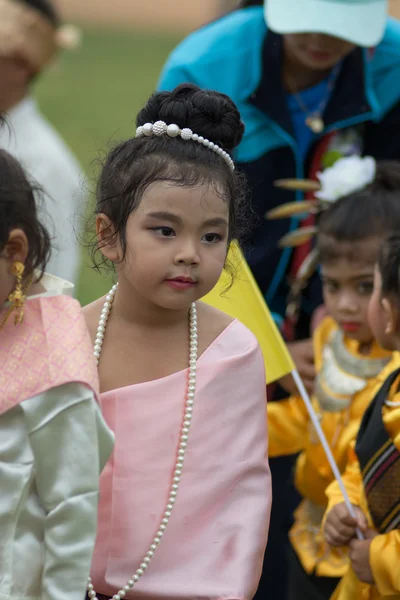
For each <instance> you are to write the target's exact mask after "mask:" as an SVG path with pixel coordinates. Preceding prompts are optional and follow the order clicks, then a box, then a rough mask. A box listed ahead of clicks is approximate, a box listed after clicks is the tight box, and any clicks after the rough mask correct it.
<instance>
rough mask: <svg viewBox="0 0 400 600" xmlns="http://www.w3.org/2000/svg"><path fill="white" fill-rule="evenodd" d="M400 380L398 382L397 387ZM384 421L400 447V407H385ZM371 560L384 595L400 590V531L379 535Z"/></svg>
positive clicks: (375, 541) (374, 543)
mask: <svg viewBox="0 0 400 600" xmlns="http://www.w3.org/2000/svg"><path fill="white" fill-rule="evenodd" d="M397 385H398V382H397V383H396V387H397ZM391 400H392V401H396V402H399V401H400V393H397V394H394V397H392V398H391ZM383 422H384V423H385V427H386V429H387V431H388V433H389V434H390V437H391V438H392V440H393V442H394V444H395V446H396V448H397V449H398V450H399V449H400V407H396V408H391V407H388V406H385V407H384V409H383ZM369 552H370V554H369V562H370V565H371V569H372V572H373V574H374V579H375V582H376V585H377V587H378V590H379V592H380V593H381V594H382V596H390V595H395V594H398V593H399V592H400V569H399V566H398V565H399V561H400V531H399V529H396V530H394V531H390V532H389V533H386V534H382V535H378V536H377V537H376V538H374V539H373V540H372V543H371V546H370V551H369Z"/></svg>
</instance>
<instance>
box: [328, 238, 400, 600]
mask: <svg viewBox="0 0 400 600" xmlns="http://www.w3.org/2000/svg"><path fill="white" fill-rule="evenodd" d="M369 320H370V324H371V329H372V331H373V333H374V335H375V338H376V339H377V340H378V341H379V342H380V344H381V345H382V347H385V348H387V349H389V350H396V351H399V350H400V235H399V234H396V235H393V236H391V237H390V238H389V239H388V240H387V242H385V244H384V245H383V247H382V249H381V252H380V256H379V261H378V266H377V269H376V271H375V281H374V292H373V294H372V297H371V301H370V307H369ZM380 379H381V380H382V381H383V382H384V383H383V385H382V387H381V389H380V390H379V392H378V393H377V395H376V396H375V398H374V400H373V401H372V403H371V404H370V406H369V408H368V410H367V411H366V413H365V414H364V418H363V420H362V423H361V427H360V430H359V433H358V436H357V440H356V443H355V445H354V450H353V451H352V452H351V458H350V460H349V464H348V466H347V469H346V472H345V474H344V476H343V479H344V484H345V486H346V489H347V491H348V494H349V496H350V500H351V502H352V503H353V504H354V505H355V507H356V508H355V510H356V514H357V521H358V526H359V528H360V529H361V530H362V533H363V534H364V538H365V539H364V540H358V539H357V538H356V535H355V534H356V531H355V528H356V525H357V522H356V521H355V520H353V519H352V518H351V517H350V516H349V515H348V511H347V509H346V508H345V507H344V505H343V498H342V496H341V494H340V491H339V489H338V486H337V484H336V483H333V484H332V485H331V486H330V487H329V488H328V490H327V495H328V497H329V505H328V511H327V518H326V522H325V528H324V533H325V539H326V541H327V542H328V543H329V544H330V545H331V546H335V547H337V546H343V545H344V544H348V545H349V547H350V552H349V554H350V559H351V568H350V569H349V570H348V572H347V574H346V575H345V576H344V577H343V579H342V581H341V583H340V585H339V586H338V588H337V590H336V592H335V594H334V596H333V597H332V600H333V599H335V600H353V598H354V599H357V600H358V599H359V598H360V599H363V598H365V599H369V600H378V598H382V599H383V598H387V599H391V600H394V599H396V600H399V599H400V569H399V561H400V531H399V526H400V369H399V368H396V369H395V370H394V371H392V372H391V373H390V372H389V369H388V368H387V369H385V371H384V373H382V375H381V377H380Z"/></svg>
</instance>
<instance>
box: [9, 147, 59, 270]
mask: <svg viewBox="0 0 400 600" xmlns="http://www.w3.org/2000/svg"><path fill="white" fill-rule="evenodd" d="M37 192H38V190H37V189H35V188H34V187H33V186H32V185H31V184H30V183H29V181H28V179H27V177H26V175H25V173H24V171H23V170H22V168H21V166H20V165H19V163H18V162H17V161H16V160H15V158H13V157H12V156H10V154H8V153H7V152H6V151H5V150H1V149H0V253H1V252H2V251H3V249H4V247H5V245H6V244H7V241H8V237H9V235H10V232H11V231H12V230H13V229H22V230H23V231H24V232H25V234H26V237H27V238H28V247H29V251H28V257H27V260H26V262H25V273H24V275H25V276H27V277H29V276H30V275H32V274H33V272H34V270H36V269H37V270H38V271H39V272H40V273H43V271H44V270H45V267H46V264H47V262H48V260H49V258H50V236H49V234H48V233H47V230H46V229H45V227H43V225H42V224H41V223H40V221H39V219H38V215H37V208H36V203H35V194H36V197H37ZM36 199H37V198H36Z"/></svg>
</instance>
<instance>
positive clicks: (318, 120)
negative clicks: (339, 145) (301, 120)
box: [306, 114, 325, 134]
mask: <svg viewBox="0 0 400 600" xmlns="http://www.w3.org/2000/svg"><path fill="white" fill-rule="evenodd" d="M306 125H307V127H309V129H311V131H312V132H313V133H316V134H318V133H322V132H323V130H324V129H325V123H324V121H323V119H322V117H321V115H318V114H314V115H310V116H308V117H307V118H306Z"/></svg>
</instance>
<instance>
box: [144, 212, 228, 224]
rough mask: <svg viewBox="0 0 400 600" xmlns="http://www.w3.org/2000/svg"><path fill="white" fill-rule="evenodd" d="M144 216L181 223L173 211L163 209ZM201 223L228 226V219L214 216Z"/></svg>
mask: <svg viewBox="0 0 400 600" xmlns="http://www.w3.org/2000/svg"><path fill="white" fill-rule="evenodd" d="M146 216H147V217H150V218H152V219H163V220H165V221H171V222H172V223H178V224H179V225H181V224H182V219H181V218H180V217H178V215H174V214H173V213H169V212H165V211H160V212H152V213H147V215H146ZM203 225H205V226H207V227H210V226H211V227H212V226H213V227H219V226H225V227H228V221H227V220H226V219H224V218H223V217H215V218H214V219H207V221H204V223H203Z"/></svg>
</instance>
